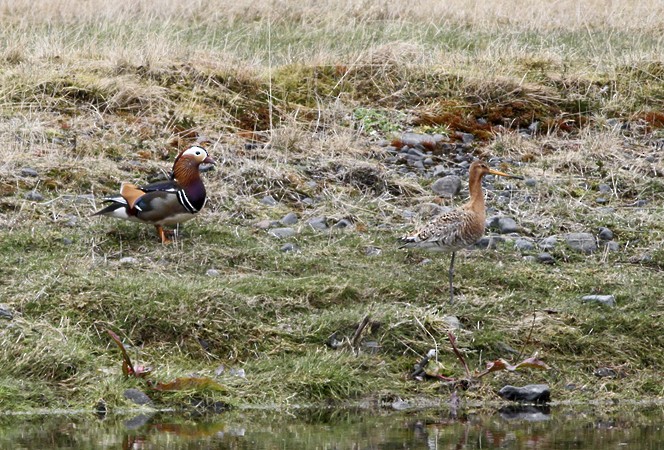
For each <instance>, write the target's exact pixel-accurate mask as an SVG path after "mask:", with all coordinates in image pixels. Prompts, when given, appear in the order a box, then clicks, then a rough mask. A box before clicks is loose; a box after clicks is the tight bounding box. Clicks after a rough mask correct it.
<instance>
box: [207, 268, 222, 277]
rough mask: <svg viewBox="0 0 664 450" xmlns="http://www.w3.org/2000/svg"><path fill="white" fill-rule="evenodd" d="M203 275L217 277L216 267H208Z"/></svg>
mask: <svg viewBox="0 0 664 450" xmlns="http://www.w3.org/2000/svg"><path fill="white" fill-rule="evenodd" d="M205 275H207V276H208V277H218V276H219V275H220V273H219V271H218V270H217V269H208V270H207V272H205Z"/></svg>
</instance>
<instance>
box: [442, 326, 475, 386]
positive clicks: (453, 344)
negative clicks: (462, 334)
mask: <svg viewBox="0 0 664 450" xmlns="http://www.w3.org/2000/svg"><path fill="white" fill-rule="evenodd" d="M447 337H448V339H449V340H450V344H452V351H453V352H454V354H455V355H456V357H457V358H459V361H461V364H463V368H464V369H465V370H466V376H467V377H468V378H469V379H470V370H469V369H468V364H466V359H465V358H464V357H463V355H462V354H461V352H460V351H459V349H458V348H457V346H456V337H455V336H454V335H453V334H452V333H447Z"/></svg>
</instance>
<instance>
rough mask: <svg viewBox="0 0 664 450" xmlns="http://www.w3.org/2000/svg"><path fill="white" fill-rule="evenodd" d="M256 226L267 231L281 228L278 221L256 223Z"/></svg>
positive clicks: (265, 220) (268, 220) (266, 220)
mask: <svg viewBox="0 0 664 450" xmlns="http://www.w3.org/2000/svg"><path fill="white" fill-rule="evenodd" d="M254 226H255V227H256V228H258V229H260V230H267V229H269V228H274V227H278V226H279V222H278V221H276V220H270V219H264V220H261V221H260V222H256V223H255V224H254Z"/></svg>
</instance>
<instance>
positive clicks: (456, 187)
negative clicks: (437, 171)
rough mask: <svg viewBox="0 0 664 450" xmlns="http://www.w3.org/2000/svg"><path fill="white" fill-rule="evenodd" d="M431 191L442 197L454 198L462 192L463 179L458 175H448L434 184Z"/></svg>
mask: <svg viewBox="0 0 664 450" xmlns="http://www.w3.org/2000/svg"><path fill="white" fill-rule="evenodd" d="M431 190H432V191H433V192H434V193H435V194H437V195H440V196H441V197H449V198H452V197H454V196H455V195H457V194H458V193H459V191H460V190H461V178H459V177H458V176H456V175H447V176H445V177H443V178H439V179H437V180H436V181H434V182H433V184H432V185H431Z"/></svg>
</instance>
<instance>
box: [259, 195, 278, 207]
mask: <svg viewBox="0 0 664 450" xmlns="http://www.w3.org/2000/svg"><path fill="white" fill-rule="evenodd" d="M261 203H262V204H263V205H266V206H276V205H277V203H279V202H277V201H276V200H275V199H274V197H272V196H271V195H266V196H265V197H263V198H262V199H261Z"/></svg>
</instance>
